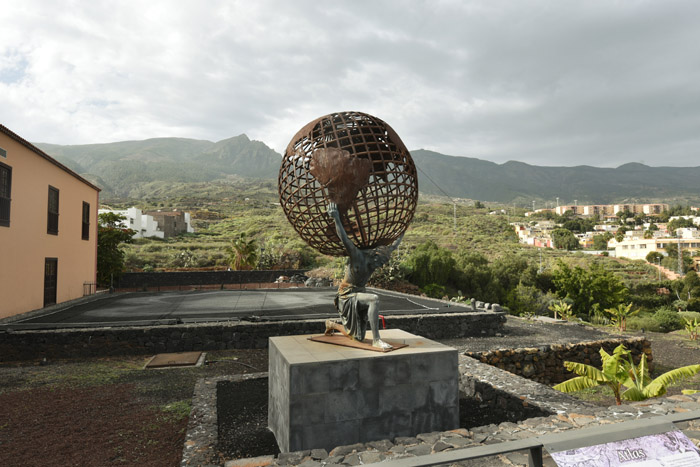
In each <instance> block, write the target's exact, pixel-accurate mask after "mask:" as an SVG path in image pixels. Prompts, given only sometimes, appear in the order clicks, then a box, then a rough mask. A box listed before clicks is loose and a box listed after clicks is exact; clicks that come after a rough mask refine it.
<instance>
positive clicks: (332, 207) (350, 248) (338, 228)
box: [328, 202, 358, 256]
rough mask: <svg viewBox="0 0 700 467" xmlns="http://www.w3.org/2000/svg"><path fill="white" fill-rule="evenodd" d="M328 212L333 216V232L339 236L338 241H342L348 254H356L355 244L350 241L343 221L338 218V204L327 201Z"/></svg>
mask: <svg viewBox="0 0 700 467" xmlns="http://www.w3.org/2000/svg"><path fill="white" fill-rule="evenodd" d="M328 214H329V215H330V216H331V217H332V218H333V220H334V221H335V232H336V233H337V234H338V237H339V238H340V241H342V242H343V246H345V250H346V251H347V252H348V254H349V255H350V256H352V255H355V254H357V251H358V249H357V247H356V246H355V244H354V243H352V240H350V238H349V237H348V234H347V232H345V228H344V227H343V222H342V221H341V220H340V213H339V212H338V206H337V205H336V204H335V203H333V202H330V203H328Z"/></svg>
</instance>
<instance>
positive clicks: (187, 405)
mask: <svg viewBox="0 0 700 467" xmlns="http://www.w3.org/2000/svg"><path fill="white" fill-rule="evenodd" d="M160 410H161V412H163V413H164V414H165V416H166V418H167V419H168V420H172V421H180V420H182V419H184V418H187V417H189V416H190V411H191V410H192V401H191V400H190V399H183V400H179V401H175V402H171V403H169V404H166V405H162V406H161V407H160Z"/></svg>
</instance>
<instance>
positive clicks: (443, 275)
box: [406, 240, 456, 287]
mask: <svg viewBox="0 0 700 467" xmlns="http://www.w3.org/2000/svg"><path fill="white" fill-rule="evenodd" d="M455 264H456V261H455V259H454V258H453V257H452V253H450V251H449V250H447V249H445V248H442V247H440V246H438V245H437V244H436V243H435V242H433V241H432V240H429V241H427V242H425V243H422V244H420V245H418V247H417V248H416V249H415V250H413V251H412V252H411V253H410V254H409V255H408V258H406V266H407V268H408V270H409V272H408V274H407V275H408V278H409V280H410V281H411V282H412V283H413V284H415V285H417V286H419V287H425V286H426V285H428V284H438V285H443V286H444V285H447V282H448V280H449V279H450V278H451V277H453V272H454V268H455Z"/></svg>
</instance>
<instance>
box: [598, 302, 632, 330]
mask: <svg viewBox="0 0 700 467" xmlns="http://www.w3.org/2000/svg"><path fill="white" fill-rule="evenodd" d="M605 312H606V313H609V314H610V315H612V316H611V318H610V322H611V324H612V325H613V326H615V327H616V328H618V329H619V330H620V334H622V331H626V330H627V318H629V317H630V316H634V315H636V314H637V313H639V310H638V309H637V310H634V311H632V303H630V304H628V305H623V304H622V303H620V304H619V305H617V306H616V307H615V308H607V309H606V310H605Z"/></svg>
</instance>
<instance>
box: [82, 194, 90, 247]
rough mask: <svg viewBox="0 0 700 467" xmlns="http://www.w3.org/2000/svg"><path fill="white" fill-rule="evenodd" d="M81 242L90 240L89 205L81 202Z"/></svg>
mask: <svg viewBox="0 0 700 467" xmlns="http://www.w3.org/2000/svg"><path fill="white" fill-rule="evenodd" d="M83 240H90V203H86V202H85V201H83Z"/></svg>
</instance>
